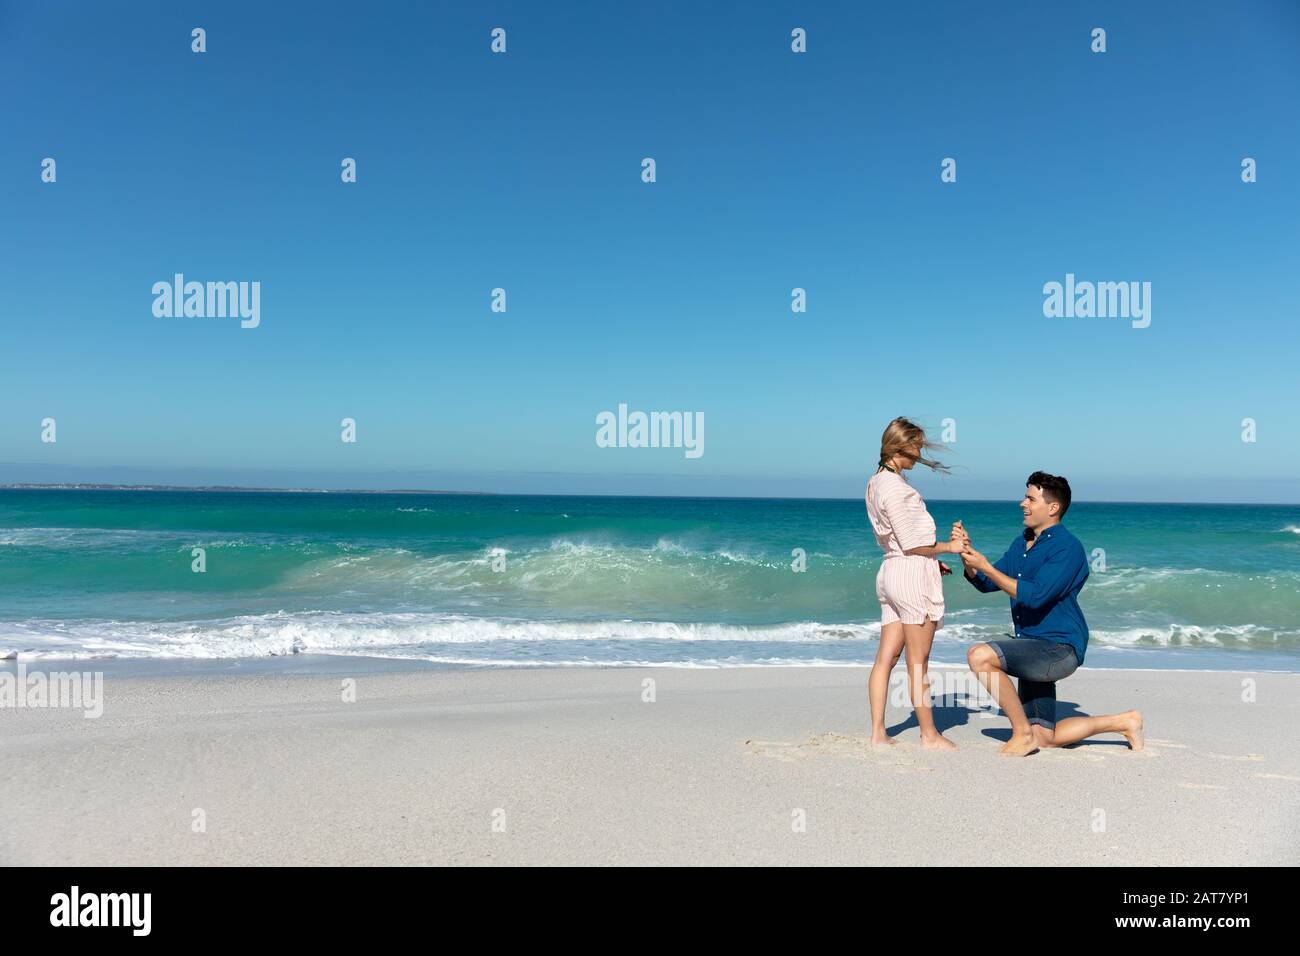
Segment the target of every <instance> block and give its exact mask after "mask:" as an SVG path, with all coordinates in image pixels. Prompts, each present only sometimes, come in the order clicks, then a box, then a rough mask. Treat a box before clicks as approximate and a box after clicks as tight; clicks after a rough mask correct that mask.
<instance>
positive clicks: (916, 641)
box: [903, 621, 957, 750]
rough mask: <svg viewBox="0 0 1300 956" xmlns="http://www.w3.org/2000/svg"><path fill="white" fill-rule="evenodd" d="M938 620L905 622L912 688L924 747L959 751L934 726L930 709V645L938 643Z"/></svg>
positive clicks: (904, 640)
mask: <svg viewBox="0 0 1300 956" xmlns="http://www.w3.org/2000/svg"><path fill="white" fill-rule="evenodd" d="M938 623H939V622H938V621H926V622H925V623H924V624H904V625H903V647H904V649H905V650H906V653H907V679H908V689H909V691H910V692H911V695H912V709H913V710H915V711H916V722H917V723H918V724H920V725H921V746H923V747H931V748H935V749H938V750H956V749H957V745H956V744H954V743H953V742H952V741H951V740H949V739H948V738H947V737H945V736H943V734H941V733H939V730H938V728H937V727H935V725H934V713H933V711H932V710H931V709H930V675H929V667H930V647H931V646H932V645H933V644H934V629H935V626H936V625H937V624H938Z"/></svg>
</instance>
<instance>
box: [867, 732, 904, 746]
mask: <svg viewBox="0 0 1300 956" xmlns="http://www.w3.org/2000/svg"><path fill="white" fill-rule="evenodd" d="M896 743H898V741H897V740H895V739H894V738H893V737H890V736H889V735H888V734H881V735H880V736H876V735H875V734H872V735H871V746H873V747H892V746H893V745H894V744H896Z"/></svg>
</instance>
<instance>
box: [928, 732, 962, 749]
mask: <svg viewBox="0 0 1300 956" xmlns="http://www.w3.org/2000/svg"><path fill="white" fill-rule="evenodd" d="M921 746H922V747H924V748H925V749H926V750H956V749H957V745H956V744H955V743H953V742H952V741H951V740H949V739H948V738H947V737H945V736H944V735H943V734H935V735H934V736H933V737H922V738H921Z"/></svg>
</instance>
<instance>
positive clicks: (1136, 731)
mask: <svg viewBox="0 0 1300 956" xmlns="http://www.w3.org/2000/svg"><path fill="white" fill-rule="evenodd" d="M1123 716H1125V717H1127V718H1128V726H1127V727H1126V728H1125V729H1124V730H1123V731H1121V733H1123V734H1124V737H1125V739H1127V740H1128V749H1129V750H1141V749H1142V748H1143V746H1145V744H1146V739H1145V737H1144V735H1143V733H1142V711H1140V710H1130V711H1126V712H1125V713H1124V715H1123Z"/></svg>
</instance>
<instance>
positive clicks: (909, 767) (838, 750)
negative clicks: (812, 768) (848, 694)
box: [745, 731, 931, 773]
mask: <svg viewBox="0 0 1300 956" xmlns="http://www.w3.org/2000/svg"><path fill="white" fill-rule="evenodd" d="M915 750H916V748H915V747H914V746H913V745H910V744H907V743H898V744H895V745H894V746H892V747H881V748H876V747H872V746H871V744H870V738H869V737H868V736H867V735H865V734H863V735H861V736H852V735H849V734H839V733H835V732H834V731H828V732H827V733H824V734H813V735H812V736H810V737H809V738H808V739H807V740H805V741H804V742H803V743H801V744H791V743H785V742H783V741H774V740H746V741H745V751H746V753H751V754H754V755H756V756H764V757H772V758H774V759H776V760H780V761H783V762H787V763H788V762H790V761H793V760H805V759H807V758H809V757H823V756H825V757H849V758H852V759H855V760H865V761H869V762H871V763H877V764H881V765H883V766H888V767H889V768H890V769H892V770H893V771H894V772H895V773H930V772H931V769H930V768H929V767H926V766H922V765H920V764H917V763H916V760H915V756H914V753H915Z"/></svg>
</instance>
